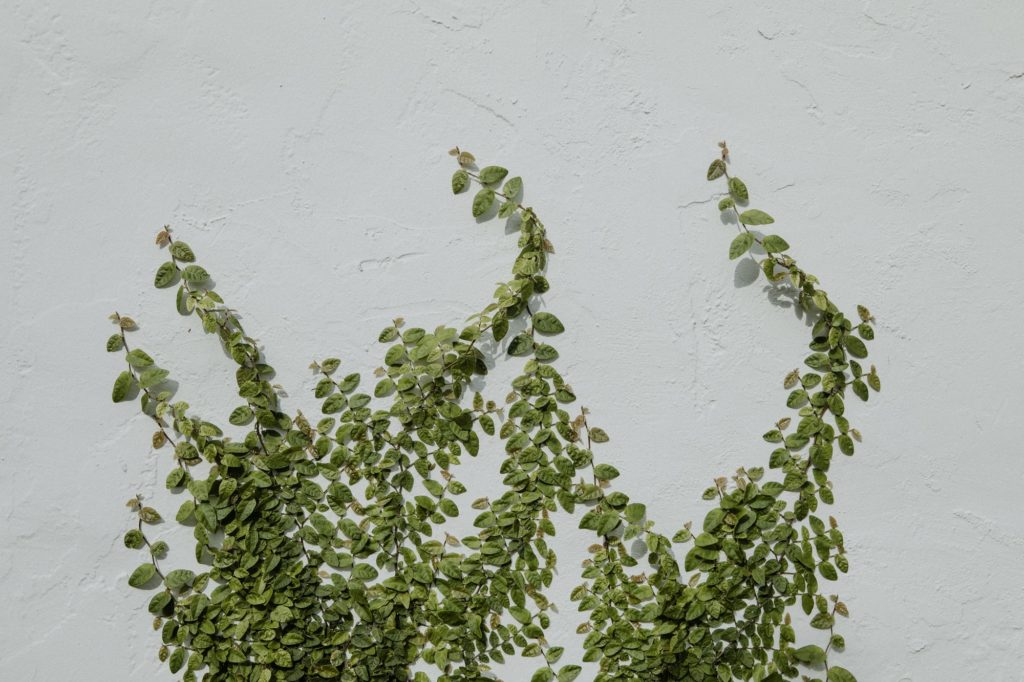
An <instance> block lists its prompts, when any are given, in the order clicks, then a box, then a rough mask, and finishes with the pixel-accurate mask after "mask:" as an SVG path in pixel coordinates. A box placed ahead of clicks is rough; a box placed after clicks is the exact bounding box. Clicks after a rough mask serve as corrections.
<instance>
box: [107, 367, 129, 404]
mask: <svg viewBox="0 0 1024 682" xmlns="http://www.w3.org/2000/svg"><path fill="white" fill-rule="evenodd" d="M132 381H133V379H132V375H131V372H128V371H127V370H126V371H124V372H121V373H120V374H118V375H117V379H115V380H114V390H113V391H112V392H111V397H112V398H113V399H114V402H115V403H119V402H121V401H122V400H124V399H125V398H127V397H128V391H129V390H130V389H131V387H132Z"/></svg>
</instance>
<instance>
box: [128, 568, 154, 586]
mask: <svg viewBox="0 0 1024 682" xmlns="http://www.w3.org/2000/svg"><path fill="white" fill-rule="evenodd" d="M155 575H156V566H154V565H153V564H141V565H140V566H139V567H138V568H136V569H135V570H134V571H132V574H131V575H130V576H128V584H129V585H131V586H132V587H139V588H141V587H142V586H143V585H145V584H146V583H148V582H149V581H150V580H152V579H153V576H155Z"/></svg>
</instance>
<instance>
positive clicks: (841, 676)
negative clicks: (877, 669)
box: [828, 665, 857, 682]
mask: <svg viewBox="0 0 1024 682" xmlns="http://www.w3.org/2000/svg"><path fill="white" fill-rule="evenodd" d="M828 682H857V678H856V677H854V676H853V673H851V672H850V671H849V670H847V669H846V668H840V667H839V666H838V665H833V666H831V667H830V668H829V669H828Z"/></svg>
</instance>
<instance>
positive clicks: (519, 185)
mask: <svg viewBox="0 0 1024 682" xmlns="http://www.w3.org/2000/svg"><path fill="white" fill-rule="evenodd" d="M501 191H502V194H504V195H505V196H506V197H507V198H508V200H509V201H513V200H515V199H516V198H517V197H518V196H519V194H520V193H521V192H522V191H523V179H522V178H521V177H519V176H518V175H517V176H516V177H514V178H509V179H508V180H507V181H506V182H505V186H504V187H503V188H502V189H501Z"/></svg>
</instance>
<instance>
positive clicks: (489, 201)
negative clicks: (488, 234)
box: [473, 188, 494, 218]
mask: <svg viewBox="0 0 1024 682" xmlns="http://www.w3.org/2000/svg"><path fill="white" fill-rule="evenodd" d="M493 205H494V190H493V189H486V188H485V189H482V190H480V191H479V192H477V193H476V196H475V197H473V217H474V218H479V217H480V216H482V215H483V214H484V213H487V211H489V210H491V206H493Z"/></svg>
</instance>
